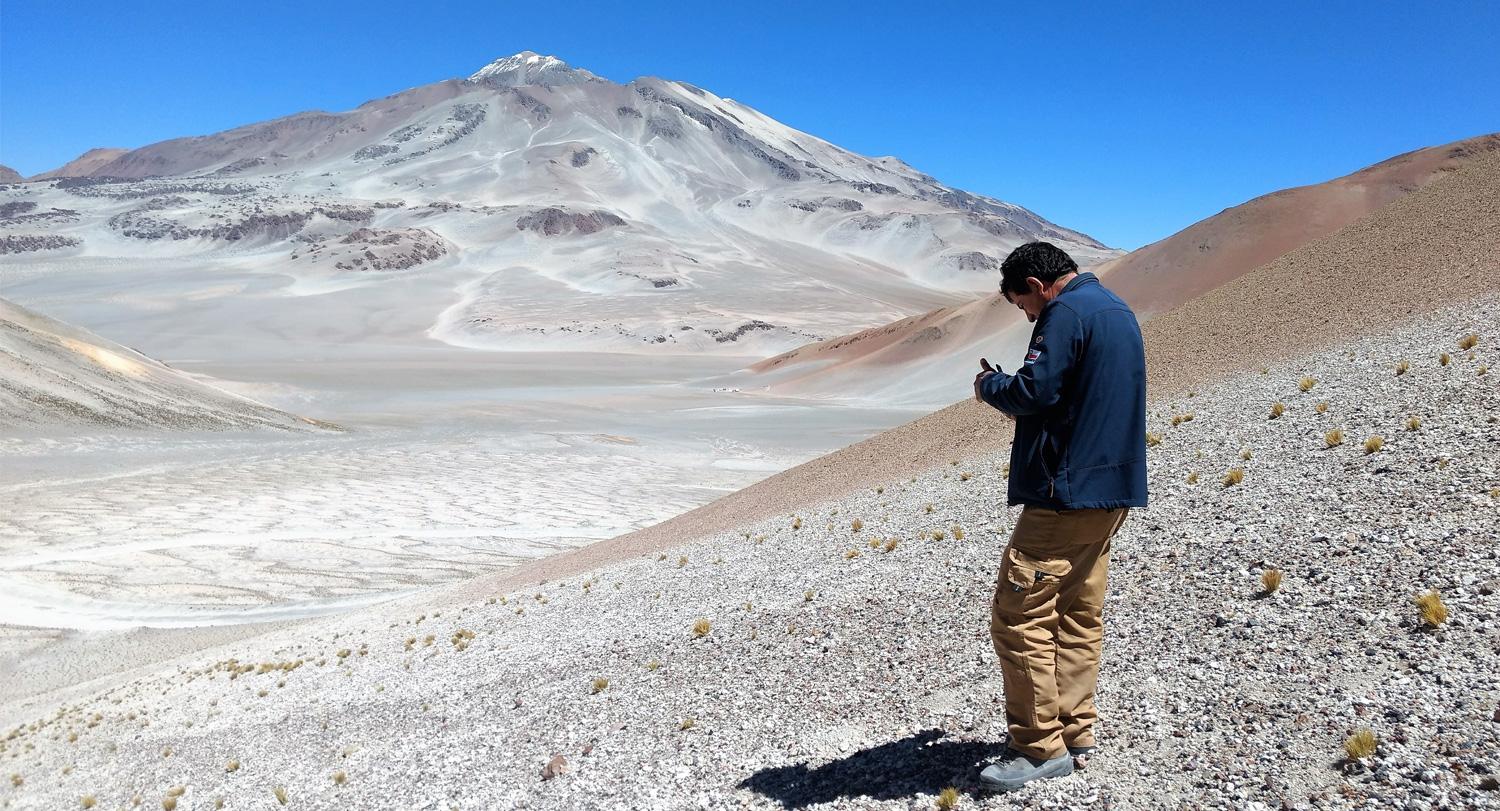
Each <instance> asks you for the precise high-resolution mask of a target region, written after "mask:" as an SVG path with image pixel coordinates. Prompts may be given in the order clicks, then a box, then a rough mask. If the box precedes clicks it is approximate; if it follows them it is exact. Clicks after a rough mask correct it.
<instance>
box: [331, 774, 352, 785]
mask: <svg viewBox="0 0 1500 811" xmlns="http://www.w3.org/2000/svg"><path fill="white" fill-rule="evenodd" d="M348 779H349V775H347V774H344V772H343V770H339V771H336V772H334V773H333V784H334V785H336V786H342V785H343V784H344V781H345V780H348Z"/></svg>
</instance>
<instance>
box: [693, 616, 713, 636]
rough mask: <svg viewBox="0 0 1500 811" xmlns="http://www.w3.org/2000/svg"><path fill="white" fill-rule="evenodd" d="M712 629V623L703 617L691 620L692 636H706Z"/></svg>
mask: <svg viewBox="0 0 1500 811" xmlns="http://www.w3.org/2000/svg"><path fill="white" fill-rule="evenodd" d="M713 629H714V624H713V623H711V622H709V621H708V620H707V619H706V618H704V617H699V618H698V619H696V620H694V621H693V638H694V639H697V638H699V637H704V636H708V632H709V631H712V630H713Z"/></svg>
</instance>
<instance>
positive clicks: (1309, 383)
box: [1297, 375, 1318, 393]
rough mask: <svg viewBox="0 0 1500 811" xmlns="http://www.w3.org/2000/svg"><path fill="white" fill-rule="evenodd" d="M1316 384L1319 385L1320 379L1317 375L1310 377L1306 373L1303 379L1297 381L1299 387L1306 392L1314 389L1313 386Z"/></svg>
mask: <svg viewBox="0 0 1500 811" xmlns="http://www.w3.org/2000/svg"><path fill="white" fill-rule="evenodd" d="M1316 385H1318V379H1317V378H1316V377H1308V376H1306V375H1303V376H1302V379H1301V380H1298V381H1297V389H1298V390H1299V391H1302V392H1304V393H1306V392H1309V391H1312V390H1313V386H1316Z"/></svg>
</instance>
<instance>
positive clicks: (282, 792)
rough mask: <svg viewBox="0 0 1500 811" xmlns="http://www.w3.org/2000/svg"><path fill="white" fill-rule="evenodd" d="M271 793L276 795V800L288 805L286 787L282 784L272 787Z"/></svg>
mask: <svg viewBox="0 0 1500 811" xmlns="http://www.w3.org/2000/svg"><path fill="white" fill-rule="evenodd" d="M271 793H272V794H274V795H276V802H278V803H281V804H282V805H286V789H285V788H283V787H282V786H277V787H276V788H273V789H271Z"/></svg>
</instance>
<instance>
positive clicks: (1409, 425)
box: [1406, 417, 1422, 431]
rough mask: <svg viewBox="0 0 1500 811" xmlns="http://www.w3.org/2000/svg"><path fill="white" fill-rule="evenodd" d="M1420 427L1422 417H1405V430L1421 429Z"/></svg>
mask: <svg viewBox="0 0 1500 811" xmlns="http://www.w3.org/2000/svg"><path fill="white" fill-rule="evenodd" d="M1421 428H1422V418H1421V417H1409V418H1407V420H1406V430H1408V431H1417V430H1421Z"/></svg>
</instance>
